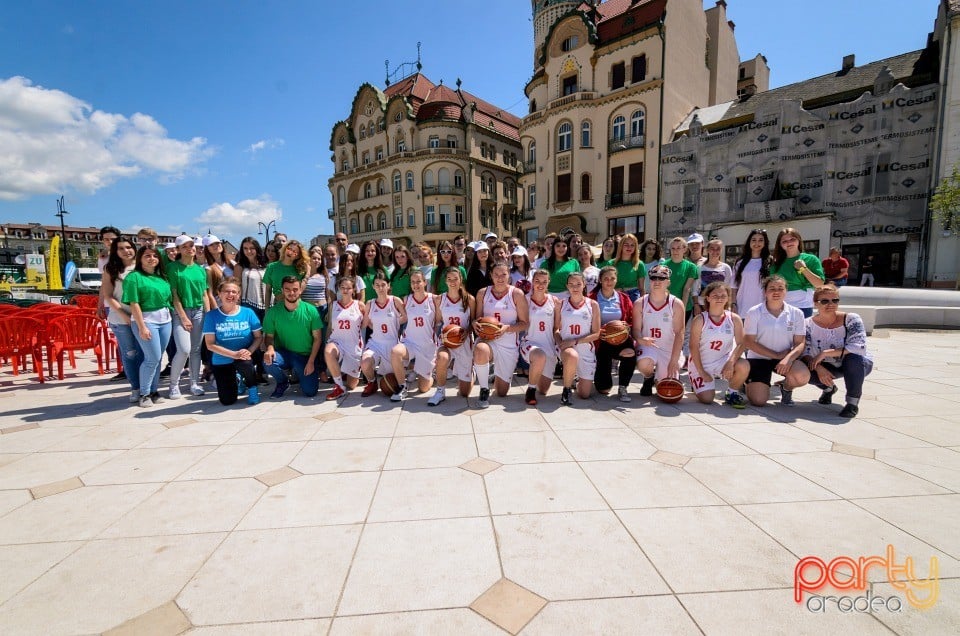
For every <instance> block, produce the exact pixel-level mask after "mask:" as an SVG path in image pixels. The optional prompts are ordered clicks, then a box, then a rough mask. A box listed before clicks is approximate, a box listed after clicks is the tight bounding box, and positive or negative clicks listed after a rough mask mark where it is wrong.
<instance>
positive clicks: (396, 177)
mask: <svg viewBox="0 0 960 636" xmlns="http://www.w3.org/2000/svg"><path fill="white" fill-rule="evenodd" d="M402 187H403V179H401V178H400V171H399V170H397V171H396V172H394V173H393V191H394V192H400V188H402Z"/></svg>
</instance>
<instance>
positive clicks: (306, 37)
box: [0, 0, 937, 241]
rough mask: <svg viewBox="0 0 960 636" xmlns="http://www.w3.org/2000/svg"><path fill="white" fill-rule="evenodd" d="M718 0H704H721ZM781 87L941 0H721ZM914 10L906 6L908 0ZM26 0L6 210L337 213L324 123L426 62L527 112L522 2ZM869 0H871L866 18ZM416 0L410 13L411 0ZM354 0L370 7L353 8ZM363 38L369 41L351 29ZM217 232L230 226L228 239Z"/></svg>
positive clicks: (893, 33)
mask: <svg viewBox="0 0 960 636" xmlns="http://www.w3.org/2000/svg"><path fill="white" fill-rule="evenodd" d="M713 4H714V1H713V0H708V1H707V2H705V6H707V7H709V6H713ZM727 4H728V6H727V15H728V18H729V19H731V20H733V21H734V22H735V23H736V25H737V28H736V35H737V42H738V46H739V50H740V56H741V58H742V59H746V58H749V57H753V56H754V55H756V54H757V53H763V54H764V55H765V56H766V57H767V60H768V62H769V64H770V67H771V87H776V86H781V85H784V84H789V83H792V82H796V81H799V80H802V79H805V78H808V77H813V76H817V75H822V74H824V73H828V72H831V71H833V70H836V69H838V68H839V67H840V61H841V58H842V57H843V56H844V55H846V54H848V53H855V54H856V56H857V61H858V63H865V62H868V61H872V60H876V59H881V58H884V57H889V56H892V55H896V54H899V53H903V52H907V51H911V50H916V49H920V48H922V47H923V46H924V44H925V42H926V37H927V33H928V32H930V31H932V30H933V21H934V18H935V16H936V8H937V2H936V1H935V0H911V1H910V2H909V3H904V2H902V0H897V1H895V0H873V1H872V2H869V3H866V2H862V1H857V0H832V1H825V0H775V1H771V0H728V3H727ZM905 5H907V6H909V7H910V9H906V10H905V9H904V6H905ZM332 6H334V3H332V2H316V1H309V2H308V1H299V0H297V1H294V0H282V1H281V0H277V1H274V2H262V1H249V0H231V1H227V0H217V1H213V0H189V1H184V0H169V1H162V2H132V1H121V0H113V1H106V0H102V1H92V0H88V1H82V0H31V1H30V2H7V3H5V6H4V11H3V13H2V15H0V220H3V221H5V222H6V221H13V222H28V221H37V222H42V223H50V224H54V223H59V220H58V219H56V218H55V217H54V213H55V212H56V210H57V207H56V199H57V198H59V196H60V195H61V194H64V195H65V196H66V207H67V210H68V211H69V212H70V215H69V217H68V222H70V223H73V224H77V225H93V226H101V225H106V224H111V225H117V226H120V227H122V228H125V229H126V228H134V227H140V226H144V225H149V226H151V227H155V228H157V229H158V230H161V231H163V232H174V231H178V230H181V229H183V230H187V231H189V232H197V231H202V232H206V231H207V229H208V228H212V229H213V230H214V231H215V232H219V233H221V234H223V235H224V237H226V238H230V239H232V240H234V241H236V240H237V239H239V238H241V237H242V236H244V235H245V234H255V233H256V231H257V221H269V220H272V219H275V218H276V219H278V220H277V225H278V227H279V228H280V229H281V230H283V231H285V232H287V233H289V234H290V235H292V236H297V237H299V238H301V239H304V240H308V239H309V238H310V237H312V236H314V235H316V234H318V233H327V232H329V231H330V230H331V224H330V221H328V220H327V214H326V211H327V208H329V207H330V195H329V192H328V190H327V185H326V184H327V180H328V179H329V178H330V176H331V175H332V171H333V164H332V163H331V161H330V151H329V147H328V145H329V140H330V130H331V128H332V126H333V124H334V123H335V122H336V121H338V120H340V119H343V118H345V117H346V116H347V114H348V110H349V107H350V102H351V100H352V99H353V97H354V95H355V93H356V91H357V88H358V87H359V85H360V84H361V83H362V82H365V81H367V82H371V83H374V84H376V85H379V86H383V81H384V60H385V59H389V60H390V66H391V69H392V68H394V67H396V66H397V65H398V64H399V63H401V62H404V61H412V60H414V59H415V58H416V44H417V42H418V41H419V42H422V45H423V52H422V58H423V65H424V67H423V72H424V73H425V74H426V75H427V76H428V77H430V78H431V79H432V80H433V81H435V82H439V81H440V80H443V81H444V83H446V84H450V85H452V84H454V83H455V81H456V79H457V78H458V77H460V78H462V79H463V87H464V89H466V90H468V91H470V92H472V93H474V94H475V95H477V96H480V97H482V98H484V99H486V100H487V101H490V102H492V103H494V104H496V105H497V106H500V107H503V108H506V109H508V110H511V111H512V112H514V113H515V114H517V115H520V116H522V115H523V114H524V113H525V110H526V99H525V98H524V95H523V86H524V84H525V83H526V81H527V79H529V77H530V75H531V74H532V57H533V53H532V47H533V44H532V34H533V26H532V23H531V21H530V17H531V13H530V3H529V2H526V1H525V0H488V1H487V2H483V3H474V2H469V3H468V2H465V1H462V0H461V1H458V2H449V1H446V2H444V1H441V0H421V2H419V3H406V2H396V1H395V0H390V1H387V0H371V1H368V2H364V3H356V4H352V3H350V4H342V3H336V5H335V6H336V8H335V9H334V8H331V7H332ZM865 6H869V7H870V9H871V11H870V12H869V13H868V12H867V11H866V10H865V8H864V7H865ZM410 7H417V8H418V9H417V10H416V12H415V13H413V12H411V11H410V10H409V8H410ZM358 8H359V11H358V10H357V9H358ZM361 31H362V32H363V34H364V35H363V36H358V35H357V34H358V32H361ZM222 238H223V237H222Z"/></svg>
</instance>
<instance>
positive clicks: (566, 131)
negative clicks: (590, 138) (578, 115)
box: [557, 122, 573, 152]
mask: <svg viewBox="0 0 960 636" xmlns="http://www.w3.org/2000/svg"><path fill="white" fill-rule="evenodd" d="M572 137H573V126H571V125H570V122H564V123H562V124H560V128H559V130H558V131H557V152H563V151H565V150H570V146H571V145H572V141H571V139H572Z"/></svg>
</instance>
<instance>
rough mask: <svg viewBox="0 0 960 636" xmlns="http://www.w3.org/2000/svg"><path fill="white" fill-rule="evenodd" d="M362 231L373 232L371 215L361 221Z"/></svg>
mask: <svg viewBox="0 0 960 636" xmlns="http://www.w3.org/2000/svg"><path fill="white" fill-rule="evenodd" d="M363 231H364V232H373V215H372V214H368V215H367V216H366V218H364V219H363Z"/></svg>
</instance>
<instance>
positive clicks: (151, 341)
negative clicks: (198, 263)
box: [122, 247, 173, 407]
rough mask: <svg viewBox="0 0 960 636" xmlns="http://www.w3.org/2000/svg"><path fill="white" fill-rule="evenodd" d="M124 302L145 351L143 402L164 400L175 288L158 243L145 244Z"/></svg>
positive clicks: (127, 280)
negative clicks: (162, 390)
mask: <svg viewBox="0 0 960 636" xmlns="http://www.w3.org/2000/svg"><path fill="white" fill-rule="evenodd" d="M122 302H123V303H125V304H127V305H129V306H130V315H131V317H132V321H133V324H134V325H136V329H134V330H133V337H134V338H136V340H137V343H139V345H140V349H141V350H142V351H143V363H142V364H141V365H140V406H141V407H149V406H153V405H154V404H158V403H160V402H163V398H162V397H160V393H159V391H158V390H157V389H158V387H159V385H160V357H161V356H162V355H163V350H164V349H166V347H167V342H168V341H169V340H170V330H171V326H172V324H173V318H172V316H171V313H170V309H171V307H172V306H173V292H172V291H171V289H170V283H168V282H167V280H166V279H165V278H164V277H163V265H162V264H161V263H160V252H158V251H157V248H155V247H141V248H140V250H139V251H137V258H136V265H135V266H134V270H133V271H132V272H130V273H129V274H128V275H127V277H126V278H125V279H124V280H123V300H122Z"/></svg>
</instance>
